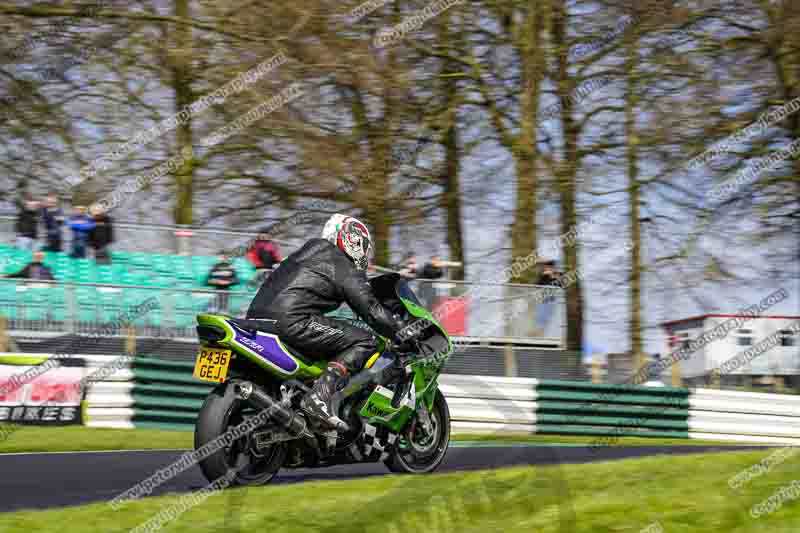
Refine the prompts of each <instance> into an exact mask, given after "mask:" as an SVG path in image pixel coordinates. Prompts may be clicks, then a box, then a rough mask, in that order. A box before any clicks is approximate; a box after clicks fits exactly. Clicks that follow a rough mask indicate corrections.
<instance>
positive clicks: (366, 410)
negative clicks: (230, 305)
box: [194, 274, 453, 485]
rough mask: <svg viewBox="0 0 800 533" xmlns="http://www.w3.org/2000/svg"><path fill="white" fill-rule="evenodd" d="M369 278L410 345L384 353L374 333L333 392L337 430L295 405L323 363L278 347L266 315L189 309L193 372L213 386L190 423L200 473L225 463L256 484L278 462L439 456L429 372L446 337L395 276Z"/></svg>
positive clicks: (420, 465)
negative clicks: (193, 326)
mask: <svg viewBox="0 0 800 533" xmlns="http://www.w3.org/2000/svg"><path fill="white" fill-rule="evenodd" d="M370 284H371V285H372V288H373V290H374V291H375V294H376V295H377V297H378V299H379V300H380V301H381V303H382V304H383V305H384V306H386V307H387V308H388V309H390V310H391V312H392V313H393V314H394V315H395V316H396V317H397V318H401V319H403V320H405V321H410V325H409V326H407V327H406V328H404V331H403V332H401V333H403V335H401V338H404V339H406V340H405V342H404V345H405V346H413V351H412V352H410V353H409V352H404V353H390V350H388V344H389V343H388V341H387V340H386V339H383V338H381V339H380V350H379V351H378V352H377V353H376V354H375V355H373V356H372V357H371V358H370V359H369V360H368V361H367V363H366V364H365V366H364V369H363V370H362V371H361V372H360V373H358V374H356V375H354V376H353V377H352V378H351V379H350V381H349V382H348V383H347V385H346V386H345V387H344V388H343V389H342V390H340V391H338V392H337V393H336V395H335V400H334V406H335V409H336V411H337V413H338V416H339V418H341V419H342V420H343V421H345V423H346V424H347V426H348V427H347V428H346V429H344V428H343V429H341V430H339V431H336V430H320V429H316V428H315V427H313V426H311V425H310V424H309V423H308V421H307V420H306V418H305V415H304V414H303V413H302V412H301V411H300V408H299V405H300V401H301V399H302V398H303V396H304V395H305V394H308V392H309V391H310V390H311V384H312V383H313V382H314V380H315V379H316V378H317V377H319V375H320V374H321V373H322V371H323V370H324V369H325V367H326V365H327V361H323V360H315V359H314V357H313V354H302V353H299V352H298V351H297V350H296V349H294V348H292V347H291V346H289V345H287V344H286V343H285V342H283V341H282V340H281V339H280V338H279V336H278V335H277V333H276V331H275V327H274V321H272V320H255V319H236V318H230V317H225V316H216V315H198V317H197V322H198V326H197V333H198V336H199V338H200V349H199V351H198V354H197V358H196V360H195V367H194V377H195V378H196V379H200V380H203V381H210V382H214V383H218V384H219V385H218V386H217V387H216V388H214V389H213V390H212V391H211V393H210V394H209V395H208V397H207V398H206V400H205V402H204V403H203V406H202V408H201V410H200V413H199V415H198V418H197V423H196V426H195V449H196V450H198V451H199V450H201V449H202V450H204V452H205V453H204V454H203V456H204V458H203V459H202V460H201V461H200V466H201V469H202V470H203V474H204V475H205V476H206V478H208V480H209V481H211V480H216V479H218V478H220V477H221V476H222V475H225V474H226V473H227V472H229V471H230V470H231V469H235V470H236V471H237V474H236V478H235V480H234V484H237V485H262V484H265V483H268V482H269V481H270V480H272V478H273V477H274V476H275V475H276V473H277V472H278V470H279V469H280V468H301V467H302V468H309V467H326V466H332V465H336V464H346V463H364V462H378V461H382V462H384V463H385V464H386V466H387V467H388V468H389V470H391V471H392V472H399V473H425V472H432V471H434V470H436V468H437V467H438V466H439V464H441V462H442V460H443V459H444V456H445V454H446V453H447V447H448V443H449V441H450V413H449V410H448V407H447V401H446V400H445V398H444V396H443V395H442V393H441V391H440V390H439V388H438V383H437V379H438V377H439V373H440V372H441V369H442V366H443V365H444V362H445V360H446V358H447V357H448V356H449V355H450V353H451V352H452V349H453V346H452V343H451V341H450V338H449V336H448V335H447V332H446V331H445V330H444V328H442V326H441V325H440V324H439V323H438V322H436V320H435V319H434V317H433V315H432V314H431V312H430V311H428V310H427V309H424V308H423V307H422V305H421V304H420V301H419V300H418V299H417V297H416V295H415V294H414V293H413V291H412V290H411V289H410V287H409V286H408V283H407V282H406V281H405V280H404V279H403V278H402V277H400V276H399V275H397V274H386V275H382V276H377V277H375V278H372V279H370ZM209 450H212V453H208V451H209Z"/></svg>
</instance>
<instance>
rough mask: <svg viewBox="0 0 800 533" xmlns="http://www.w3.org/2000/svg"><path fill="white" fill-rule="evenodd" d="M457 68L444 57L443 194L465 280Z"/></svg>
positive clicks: (444, 33)
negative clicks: (455, 73) (457, 122)
mask: <svg viewBox="0 0 800 533" xmlns="http://www.w3.org/2000/svg"><path fill="white" fill-rule="evenodd" d="M452 19H453V17H452V12H448V13H447V17H446V18H443V20H442V23H441V24H439V32H440V39H441V41H442V43H441V44H442V47H444V48H447V47H448V46H449V45H450V42H451V39H450V31H449V28H450V24H452ZM457 70H458V65H456V64H454V63H453V61H451V60H445V61H444V65H443V67H442V75H443V76H444V99H445V109H446V121H445V130H444V135H443V144H444V151H445V154H444V157H445V163H444V171H443V175H442V184H443V186H444V194H442V207H443V209H444V212H445V219H446V224H447V245H448V246H449V248H450V261H457V262H459V263H461V265H462V266H460V267H451V268H450V277H451V279H456V280H463V279H464V272H466V267H467V263H466V260H465V258H464V230H463V226H462V224H461V190H460V189H461V187H460V185H461V183H460V180H461V176H460V170H461V150H460V148H459V144H458V143H459V138H458V128H457V126H456V119H457V116H458V105H459V104H458V82H457V81H456V78H454V77H453V76H452V74H453V73H454V72H456V71H457Z"/></svg>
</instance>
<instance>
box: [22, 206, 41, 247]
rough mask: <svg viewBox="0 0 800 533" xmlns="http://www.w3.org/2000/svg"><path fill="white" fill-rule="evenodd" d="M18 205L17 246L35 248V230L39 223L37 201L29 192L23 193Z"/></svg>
mask: <svg viewBox="0 0 800 533" xmlns="http://www.w3.org/2000/svg"><path fill="white" fill-rule="evenodd" d="M18 207H19V215H17V228H16V229H17V248H21V249H23V250H34V249H35V248H36V231H37V226H38V225H39V213H38V209H39V202H37V201H35V200H34V199H33V197H32V196H31V195H30V194H29V193H25V197H24V198H23V200H22V202H20V203H19V204H18Z"/></svg>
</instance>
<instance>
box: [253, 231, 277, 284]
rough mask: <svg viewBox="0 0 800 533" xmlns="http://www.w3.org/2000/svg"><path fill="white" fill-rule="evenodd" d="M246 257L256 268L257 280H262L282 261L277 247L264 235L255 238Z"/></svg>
mask: <svg viewBox="0 0 800 533" xmlns="http://www.w3.org/2000/svg"><path fill="white" fill-rule="evenodd" d="M246 257H247V259H248V260H249V261H250V262H251V263H252V264H253V266H254V267H256V277H255V279H257V280H260V279H261V278H263V276H264V274H265V273H266V272H269V271H272V269H273V268H275V265H277V264H278V263H280V262H281V261H282V259H281V252H280V250H279V249H278V245H277V244H275V243H274V242H272V241H271V240H270V238H269V235H267V234H266V233H260V234H259V235H258V237H256V240H255V241H254V242H253V246H251V247H250V249H249V250H248V251H247V255H246Z"/></svg>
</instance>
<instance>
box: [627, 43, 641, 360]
mask: <svg viewBox="0 0 800 533" xmlns="http://www.w3.org/2000/svg"><path fill="white" fill-rule="evenodd" d="M638 46H639V39H638V33H637V30H636V28H630V29H629V30H628V31H627V32H626V35H625V75H626V95H625V142H626V158H627V167H628V169H627V170H628V202H629V219H630V220H629V223H630V226H631V245H632V248H631V264H630V269H631V274H630V285H631V288H630V313H631V316H630V324H629V328H628V331H629V336H630V344H631V354H632V356H633V361H634V370H638V369H640V368H642V366H643V365H644V364H645V354H644V351H643V346H642V299H641V291H642V257H641V252H642V241H641V222H640V217H639V206H640V202H641V200H640V190H639V137H638V135H637V133H636V110H637V107H638V102H639V98H638V90H637V85H638V74H637V71H636V66H637V65H638V64H639V49H638Z"/></svg>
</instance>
